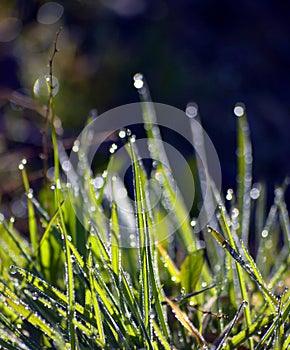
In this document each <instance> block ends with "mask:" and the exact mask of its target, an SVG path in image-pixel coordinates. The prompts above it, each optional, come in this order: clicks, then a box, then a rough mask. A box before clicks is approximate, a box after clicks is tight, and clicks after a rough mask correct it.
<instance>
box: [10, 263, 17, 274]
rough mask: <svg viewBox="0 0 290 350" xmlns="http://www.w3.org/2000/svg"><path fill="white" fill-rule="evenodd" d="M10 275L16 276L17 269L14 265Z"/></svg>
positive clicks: (11, 267)
mask: <svg viewBox="0 0 290 350" xmlns="http://www.w3.org/2000/svg"><path fill="white" fill-rule="evenodd" d="M10 273H11V275H15V274H16V273H17V268H16V266H14V265H11V266H10Z"/></svg>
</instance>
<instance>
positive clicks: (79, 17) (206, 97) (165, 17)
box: [0, 0, 290, 210]
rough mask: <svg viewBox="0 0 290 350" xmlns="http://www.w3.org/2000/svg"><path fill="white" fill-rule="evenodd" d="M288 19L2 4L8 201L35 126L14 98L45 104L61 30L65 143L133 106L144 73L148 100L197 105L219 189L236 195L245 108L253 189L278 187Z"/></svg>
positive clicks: (134, 6) (239, 6)
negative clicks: (213, 153) (137, 78)
mask: <svg viewBox="0 0 290 350" xmlns="http://www.w3.org/2000/svg"><path fill="white" fill-rule="evenodd" d="M289 13H290V2H288V1H279V0H278V1H277V0H275V1H274V0H272V1H270V0H244V1H225V0H223V1H222V0H221V1H209V0H179V1H173V0H66V1H56V2H48V1H36V0H34V1H32V0H25V1H23V0H19V1H13V0H6V1H5V0H1V2H0V108H1V110H0V152H1V153H0V159H1V162H0V163H1V164H0V179H1V186H0V189H1V193H2V194H4V195H5V196H7V195H9V196H12V197H13V193H14V191H16V190H17V188H18V187H17V186H18V185H19V172H18V171H17V166H18V162H19V160H20V159H21V158H22V157H26V158H28V160H31V162H32V164H34V163H33V162H34V161H35V162H36V163H35V164H37V161H36V160H37V159H39V154H40V153H41V150H42V145H41V133H40V131H39V130H41V128H42V127H43V124H44V122H43V118H41V117H39V115H38V114H37V113H36V112H34V111H32V110H31V109H29V108H24V107H23V106H21V105H18V104H15V103H11V102H9V100H11V98H10V97H11V93H12V94H13V92H14V91H17V92H19V93H21V94H23V95H25V96H27V97H33V98H35V99H37V100H38V101H39V102H44V101H45V99H46V97H45V96H43V91H42V88H43V86H42V83H43V77H44V76H45V74H47V72H48V66H47V63H48V58H49V56H50V55H51V52H52V43H53V41H54V38H55V33H56V31H57V30H58V29H59V27H60V26H62V27H63V29H62V32H61V34H60V37H59V42H58V48H59V49H60V52H59V53H58V54H57V56H56V58H55V61H54V74H55V76H56V78H57V79H58V82H59V92H58V94H57V95H56V97H55V105H56V111H57V114H58V115H59V116H60V117H61V120H62V122H63V127H64V130H65V132H64V138H68V139H69V138H73V137H74V136H75V135H77V134H78V132H79V131H80V130H81V129H82V128H83V126H84V123H85V122H86V120H87V118H88V116H89V115H90V114H96V110H97V113H99V114H101V113H102V112H104V111H107V110H109V109H111V108H113V107H116V106H119V105H122V104H126V103H130V102H136V101H138V94H137V92H136V90H135V88H134V87H133V84H132V76H133V74H134V73H136V72H139V71H141V72H142V73H143V74H144V76H145V77H146V80H147V82H148V85H149V87H150V90H151V95H152V99H153V101H155V102H161V103H165V104H169V105H172V106H175V107H178V108H180V109H184V108H185V107H186V104H187V103H188V102H189V101H194V102H196V103H197V104H198V106H199V110H200V114H201V118H202V123H203V125H204V127H205V129H206V131H207V133H208V134H209V136H210V137H211V139H212V141H213V142H214V145H215V147H216V149H217V152H218V154H219V157H220V160H221V165H222V173H223V187H224V188H225V189H226V188H228V187H234V186H235V174H236V158H235V157H236V155H235V148H236V119H235V117H234V115H233V108H234V106H235V104H236V102H240V101H241V102H243V103H245V105H246V108H247V115H248V120H249V124H250V127H251V137H252V141H253V151H254V181H258V180H259V181H260V180H262V181H265V182H267V183H268V184H270V187H271V186H273V185H275V184H280V183H281V182H282V181H283V179H284V177H285V175H288V174H289V173H290V162H289V160H290V147H289V146H290V138H289V130H290V98H289V95H290V94H289V93H290V91H289V86H290V75H289V73H290V69H289V68H290V39H289V38H290V21H289ZM173 127H174V126H173ZM31 162H30V163H31ZM38 164H39V162H38ZM31 167H32V168H33V166H32V165H31ZM38 168H40V167H39V166H37V165H35V168H33V169H32V172H31V173H32V174H34V175H35V179H37V178H38V177H41V174H39V173H38V172H37V170H38ZM33 171H34V172H33ZM32 177H33V176H32ZM32 181H33V178H32ZM18 204H19V203H18ZM15 208H16V209H17V206H16V205H15ZM19 210H20V209H19Z"/></svg>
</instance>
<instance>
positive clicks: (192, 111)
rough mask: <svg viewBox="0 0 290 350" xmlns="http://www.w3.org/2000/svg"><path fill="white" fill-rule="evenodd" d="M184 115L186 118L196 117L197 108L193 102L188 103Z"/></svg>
mask: <svg viewBox="0 0 290 350" xmlns="http://www.w3.org/2000/svg"><path fill="white" fill-rule="evenodd" d="M185 113H186V115H187V116H188V118H195V117H196V116H197V115H198V106H197V104H196V103H194V102H190V103H188V105H187V106H186V109H185Z"/></svg>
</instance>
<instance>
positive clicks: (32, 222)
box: [19, 161, 38, 253]
mask: <svg viewBox="0 0 290 350" xmlns="http://www.w3.org/2000/svg"><path fill="white" fill-rule="evenodd" d="M25 164H26V162H25V163H24V164H23V161H22V163H20V165H19V169H21V173H22V179H23V184H24V188H25V191H26V196H27V210H28V225H29V236H30V242H31V246H32V249H33V252H34V253H35V252H36V249H37V246H38V238H37V223H36V217H35V211H34V206H33V203H32V197H33V192H32V189H31V188H30V186H29V181H28V176H27V173H26V170H25V166H24V165H25Z"/></svg>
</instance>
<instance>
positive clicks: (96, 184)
mask: <svg viewBox="0 0 290 350" xmlns="http://www.w3.org/2000/svg"><path fill="white" fill-rule="evenodd" d="M92 182H93V186H94V188H95V189H97V190H99V189H100V188H102V187H103V185H104V178H103V177H101V176H97V177H96V178H95V179H94V180H93V181H92Z"/></svg>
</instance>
